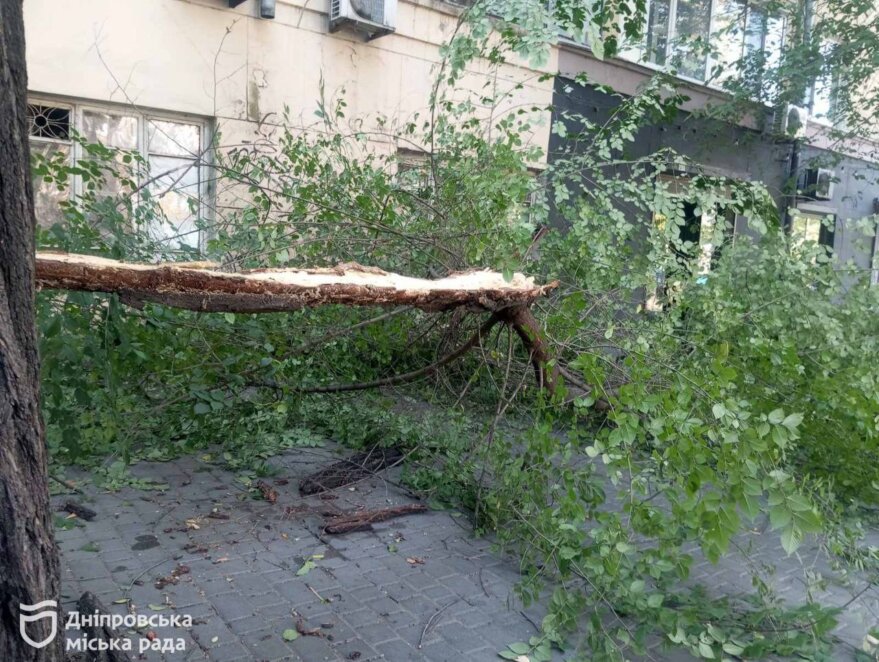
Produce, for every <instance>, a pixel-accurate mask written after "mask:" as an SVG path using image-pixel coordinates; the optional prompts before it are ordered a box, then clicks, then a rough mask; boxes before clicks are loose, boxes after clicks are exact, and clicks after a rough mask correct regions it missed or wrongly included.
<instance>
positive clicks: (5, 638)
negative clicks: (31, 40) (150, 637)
mask: <svg viewBox="0 0 879 662" xmlns="http://www.w3.org/2000/svg"><path fill="white" fill-rule="evenodd" d="M26 103H27V73H26V65H25V56H24V22H23V19H22V3H21V0H0V118H2V119H0V660H9V661H10V662H30V661H32V660H33V661H37V660H39V661H40V662H55V661H56V660H62V659H63V655H64V653H63V637H62V636H56V637H55V638H54V640H53V641H52V643H50V644H49V645H48V646H46V647H45V648H40V649H37V648H33V647H32V646H30V645H29V644H27V643H26V642H25V641H24V640H23V639H22V637H21V636H20V634H19V614H20V608H19V605H21V604H25V605H33V604H36V603H39V602H43V601H45V600H56V601H57V600H58V598H59V583H60V582H59V569H58V550H57V548H56V546H55V540H54V537H53V532H52V519H51V511H50V509H49V486H48V469H47V457H46V455H47V454H46V446H45V444H44V441H43V425H42V421H41V419H40V409H39V405H40V392H39V359H38V356H37V340H36V330H35V328H34V258H33V255H34V225H35V222H34V208H33V194H32V190H31V177H30V154H29V151H28V129H27V115H26V108H27V106H26ZM60 621H61V619H60V616H59V623H58V625H59V632H60V631H61V629H62V628H61V627H60V626H61V625H63V623H61V622H60ZM49 623H50V621H49V619H47V618H42V619H39V620H35V621H33V622H31V623H29V624H28V626H27V632H28V634H29V636H30V637H31V638H32V639H33V640H35V641H40V640H42V639H44V638H46V636H47V635H48V634H49V633H50V631H51V630H50V629H49Z"/></svg>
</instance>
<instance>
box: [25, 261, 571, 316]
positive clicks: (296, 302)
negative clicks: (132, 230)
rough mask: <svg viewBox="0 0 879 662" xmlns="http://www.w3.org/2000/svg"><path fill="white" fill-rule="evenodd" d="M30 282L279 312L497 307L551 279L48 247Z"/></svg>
mask: <svg viewBox="0 0 879 662" xmlns="http://www.w3.org/2000/svg"><path fill="white" fill-rule="evenodd" d="M36 282H37V286H38V287H40V288H44V289H63V290H80V291H86V292H108V293H116V294H119V295H121V296H123V297H125V298H126V299H127V300H129V301H134V302H138V301H141V302H142V301H149V302H153V303H159V304H164V305H166V306H171V307H174V308H184V309H187V310H195V311H203V312H232V313H269V312H283V311H291V310H299V309H301V308H306V307H314V306H321V305H325V304H342V305H347V306H400V305H405V306H412V307H414V308H420V309H422V310H428V311H440V310H447V309H449V308H455V307H459V306H462V307H465V308H469V309H473V310H489V311H497V310H501V309H504V308H509V307H518V306H527V305H529V304H530V303H532V302H533V301H534V300H535V299H537V298H539V297H541V296H543V295H544V294H546V293H547V292H548V291H550V290H552V289H553V288H555V287H556V285H557V283H555V282H553V283H549V284H547V285H537V284H535V283H534V279H533V278H528V277H526V276H523V275H522V274H515V275H514V276H513V278H512V279H511V280H510V281H509V282H507V281H505V280H504V278H503V276H502V275H501V274H500V273H497V272H494V271H469V272H463V273H457V274H452V275H450V276H447V277H445V278H440V279H437V280H427V279H422V278H410V277H408V276H401V275H399V274H394V273H389V272H386V271H382V270H381V269H376V268H373V267H364V266H361V265H358V264H341V265H339V266H337V267H335V268H332V269H263V270H258V271H247V272H242V273H226V272H222V271H214V270H211V269H205V268H201V266H193V265H192V264H189V265H187V264H185V263H184V264H174V263H168V264H158V265H152V264H131V263H126V262H119V261H118V260H108V259H106V258H100V257H94V256H91V255H73V254H64V253H50V252H38V253H37V256H36Z"/></svg>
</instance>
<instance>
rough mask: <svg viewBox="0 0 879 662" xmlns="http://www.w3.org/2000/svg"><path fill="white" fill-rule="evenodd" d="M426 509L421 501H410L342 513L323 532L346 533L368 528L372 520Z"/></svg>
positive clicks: (378, 520)
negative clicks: (353, 512) (377, 508)
mask: <svg viewBox="0 0 879 662" xmlns="http://www.w3.org/2000/svg"><path fill="white" fill-rule="evenodd" d="M426 511H427V506H425V505H424V504H423V503H410V504H407V505H405V506H392V507H391V508H381V509H379V510H364V511H362V512H359V513H355V514H354V515H342V516H341V517H335V518H333V519H331V520H330V521H329V522H327V524H326V526H325V527H324V532H325V533H348V532H350V531H360V530H362V529H368V528H369V527H370V526H371V525H372V524H373V523H374V522H383V521H385V520H389V519H392V518H394V517H401V516H403V515H410V514H412V513H423V512H426Z"/></svg>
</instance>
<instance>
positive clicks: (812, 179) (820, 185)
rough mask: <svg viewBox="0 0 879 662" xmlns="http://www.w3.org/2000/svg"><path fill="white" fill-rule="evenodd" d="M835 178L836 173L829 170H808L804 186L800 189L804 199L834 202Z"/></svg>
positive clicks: (804, 176) (804, 175)
mask: <svg viewBox="0 0 879 662" xmlns="http://www.w3.org/2000/svg"><path fill="white" fill-rule="evenodd" d="M835 178H836V175H835V173H834V172H833V170H830V169H829V168H809V169H807V170H806V171H805V172H804V173H803V186H802V187H800V190H801V191H802V193H803V197H805V198H811V199H813V200H832V199H833V186H834V179H835Z"/></svg>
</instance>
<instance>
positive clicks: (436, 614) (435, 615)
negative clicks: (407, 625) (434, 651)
mask: <svg viewBox="0 0 879 662" xmlns="http://www.w3.org/2000/svg"><path fill="white" fill-rule="evenodd" d="M460 601H461V598H455V599H454V600H452V601H451V602H450V603H448V604H447V605H446V606H445V607H440V608H439V609H437V610H436V611H435V612H434V613H433V616H431V617H430V618H429V619H427V623H425V624H424V629H423V630H422V631H421V636H420V637H418V650H421V649H422V648H423V647H424V638H425V637H426V636H427V632H428V630H430V628H431V627H433V625H434V622H435V621H436V620H437V619H438V618H439V616H440V614H442V613H443V612H444V611H445V610H446V609H448V608H449V607H451V606H452V605H453V604H455V603H456V602H460Z"/></svg>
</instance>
